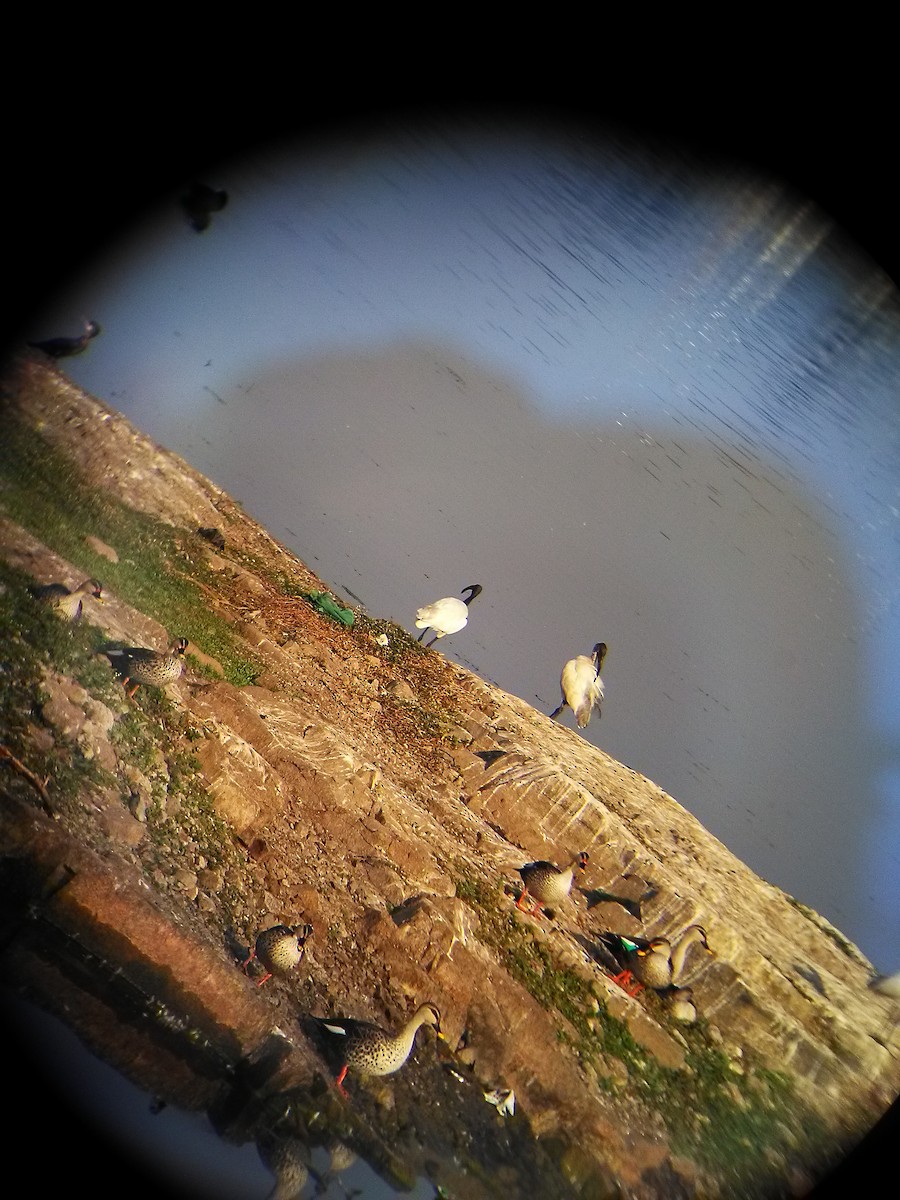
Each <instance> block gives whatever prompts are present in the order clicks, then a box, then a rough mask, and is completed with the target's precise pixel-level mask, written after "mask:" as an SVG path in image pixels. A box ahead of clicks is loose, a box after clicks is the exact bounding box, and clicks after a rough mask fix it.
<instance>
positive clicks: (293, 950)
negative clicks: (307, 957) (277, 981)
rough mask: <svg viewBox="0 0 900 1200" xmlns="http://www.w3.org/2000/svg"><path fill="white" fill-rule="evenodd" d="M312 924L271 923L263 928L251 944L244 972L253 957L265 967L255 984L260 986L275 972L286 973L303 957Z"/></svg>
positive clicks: (244, 963) (245, 972)
mask: <svg viewBox="0 0 900 1200" xmlns="http://www.w3.org/2000/svg"><path fill="white" fill-rule="evenodd" d="M312 932H313V927H312V925H273V926H272V927H271V928H270V929H264V930H263V931H262V933H260V934H259V935H258V936H257V938H256V941H255V943H254V944H253V946H252V948H251V950H250V953H249V955H248V956H247V958H246V959H245V960H244V962H243V964H242V966H243V971H244V974H245V975H246V974H247V967H248V966H249V965H250V963H251V962H252V961H253V959H254V958H256V959H258V960H259V961H260V962H261V963H262V965H263V966H264V967H265V969H266V973H265V975H263V976H262V978H260V979H257V981H256V986H257V987H262V985H263V984H264V983H265V982H266V980H267V979H271V978H272V976H273V975H274V974H275V973H276V971H277V972H279V973H282V974H287V972H288V971H290V970H292V969H293V968H294V967H296V966H297V965H298V963H299V962H300V960H301V958H302V957H303V951H304V948H305V946H306V943H307V941H308V940H309V938H311V937H312Z"/></svg>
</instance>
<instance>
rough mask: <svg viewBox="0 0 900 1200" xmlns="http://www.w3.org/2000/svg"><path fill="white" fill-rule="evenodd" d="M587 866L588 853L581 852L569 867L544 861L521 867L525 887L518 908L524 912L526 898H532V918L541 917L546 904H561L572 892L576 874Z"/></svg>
mask: <svg viewBox="0 0 900 1200" xmlns="http://www.w3.org/2000/svg"><path fill="white" fill-rule="evenodd" d="M587 864H588V853H587V851H586V850H579V852H578V853H577V854H576V855H575V857H574V858H573V859H572V861H571V862H570V863H569V865H568V866H567V867H562V868H561V867H558V866H556V864H555V863H552V862H544V861H543V859H541V860H539V861H538V862H531V863H526V864H525V866H524V867H519V874H520V875H521V876H522V883H523V884H524V887H523V888H522V893H521V895H520V896H519V899H518V900H517V901H516V908H518V909H522V910H523V911H524V907H525V898H526V897H530V898H531V899H532V900H533V901H534V904H533V905H532V906H531V908H530V910H529V911H530V913H531V915H532V916H535V917H539V916H540V915H541V909H542V908H543V907H544V905H545V904H553V905H556V904H561V903H562V902H563V900H565V899H566V897H567V896H568V895H569V892H571V890H572V882H573V880H574V878H575V872H576V871H583V870H584V869H585V867H586V866H587Z"/></svg>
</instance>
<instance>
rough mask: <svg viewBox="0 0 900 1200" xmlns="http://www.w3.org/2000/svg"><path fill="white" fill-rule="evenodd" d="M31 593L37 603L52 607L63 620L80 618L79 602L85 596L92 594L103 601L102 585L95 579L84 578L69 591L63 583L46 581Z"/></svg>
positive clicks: (80, 606) (80, 605)
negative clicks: (82, 581) (46, 582)
mask: <svg viewBox="0 0 900 1200" xmlns="http://www.w3.org/2000/svg"><path fill="white" fill-rule="evenodd" d="M33 594H34V598H35V599H36V600H37V602H38V604H43V605H44V606H45V607H46V608H50V609H52V610H53V611H54V612H55V613H57V614H58V615H59V616H61V617H62V618H63V620H65V621H79V620H80V619H81V611H82V603H81V602H82V600H83V599H84V597H85V596H93V598H94V599H95V600H99V601H100V603H101V604H102V603H103V585H102V584H101V583H100V582H99V580H97V579H86V580H85V581H84V583H80V584H79V585H78V587H77V588H74V589H72V590H71V591H70V590H69V588H67V587H66V585H65V584H64V583H48V584H46V585H45V586H44V587H38V588H35V589H34V592H33Z"/></svg>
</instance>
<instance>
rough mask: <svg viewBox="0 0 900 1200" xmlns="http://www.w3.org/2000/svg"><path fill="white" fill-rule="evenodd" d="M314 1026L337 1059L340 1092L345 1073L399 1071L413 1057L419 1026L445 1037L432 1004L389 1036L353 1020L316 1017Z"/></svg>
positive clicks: (387, 1072) (377, 1026)
mask: <svg viewBox="0 0 900 1200" xmlns="http://www.w3.org/2000/svg"><path fill="white" fill-rule="evenodd" d="M316 1025H317V1026H318V1028H319V1029H320V1030H321V1031H322V1032H323V1033H325V1034H326V1035H327V1036H328V1039H329V1041H330V1043H331V1045H332V1046H333V1047H334V1049H335V1051H336V1053H337V1054H338V1056H339V1057H340V1060H341V1069H340V1071H339V1072H338V1076H337V1078H336V1079H335V1081H334V1082H335V1084H336V1086H337V1087H338V1088H339V1089H340V1091H341V1092H343V1091H344V1088H343V1083H344V1078H345V1076H346V1074H347V1071H348V1070H353V1071H361V1072H362V1073H363V1074H366V1075H393V1073H394V1072H395V1071H399V1070H400V1068H401V1067H402V1066H403V1064H404V1063H405V1062H406V1060H407V1059H408V1058H409V1056H410V1054H411V1053H412V1048H413V1043H414V1042H415V1040H416V1034H417V1033H418V1031H419V1028H420V1027H421V1026H422V1025H433V1026H434V1030H435V1033H436V1034H437V1036H438V1037H439V1038H443V1036H444V1035H443V1033H442V1032H441V1014H440V1011H439V1010H438V1008H437V1007H436V1005H434V1004H422V1005H421V1006H420V1007H419V1008H417V1009H416V1011H415V1012H414V1013H413V1015H412V1016H411V1017H410V1019H409V1020H408V1021H407V1022H406V1024H405V1025H404V1026H403V1027H402V1028H401V1029H400V1030H399V1032H397V1033H388V1032H387V1030H385V1029H382V1028H381V1026H380V1025H374V1024H372V1022H371V1021H356V1020H354V1019H353V1018H352V1017H317V1018H316ZM344 1094H345V1095H346V1093H344Z"/></svg>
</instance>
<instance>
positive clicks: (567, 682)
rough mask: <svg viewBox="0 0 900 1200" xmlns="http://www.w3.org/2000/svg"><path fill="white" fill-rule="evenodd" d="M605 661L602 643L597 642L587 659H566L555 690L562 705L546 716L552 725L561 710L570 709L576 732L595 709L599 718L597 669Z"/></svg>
mask: <svg viewBox="0 0 900 1200" xmlns="http://www.w3.org/2000/svg"><path fill="white" fill-rule="evenodd" d="M604 658H606V642H597V644H596V646H594V649H593V650H592V651H591V654H590V656H588V655H587V654H579V655H578V657H577V658H570V659H569V661H568V662H567V663H566V665H565V666H564V667H563V669H562V675H560V678H559V687H560V691H561V692H562V703H561V704H560V706H559V708H555V709H554V710H553V712H552V713H551V714H550V719H551V720H553V721H555V720H556V718H557V717H558V716H559V715H560V713H561V712H562V711H563V709H564V708H566V707H569V708H571V710H572V712H573V713H574V714H575V720H576V721H577V722H578V728H579V729H584V728H586V726H587V724H588V722H589V721H590V719H591V713H592V712H593V710H594V709H595V708H596V710H597V716H598V717H599V716H600V705H601V703H602V701H603V680H602V679H601V678H600V668H601V667H602V666H603V660H604Z"/></svg>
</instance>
